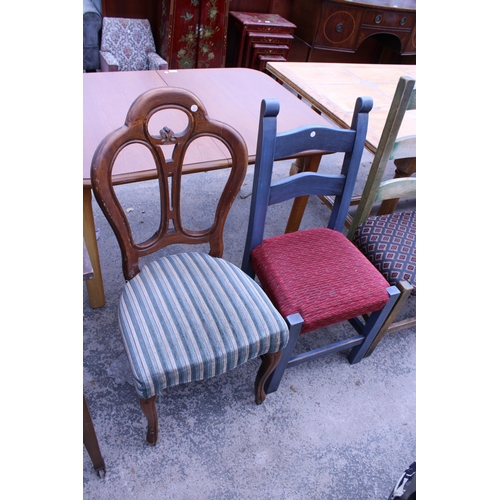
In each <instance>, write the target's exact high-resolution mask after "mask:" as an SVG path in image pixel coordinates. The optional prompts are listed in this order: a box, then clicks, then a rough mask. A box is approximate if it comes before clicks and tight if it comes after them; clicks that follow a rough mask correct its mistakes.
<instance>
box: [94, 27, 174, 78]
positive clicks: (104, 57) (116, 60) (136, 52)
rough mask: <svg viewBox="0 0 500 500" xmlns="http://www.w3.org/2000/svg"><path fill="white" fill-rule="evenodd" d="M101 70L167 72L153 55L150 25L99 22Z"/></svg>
mask: <svg viewBox="0 0 500 500" xmlns="http://www.w3.org/2000/svg"><path fill="white" fill-rule="evenodd" d="M99 57H100V62H101V71H144V70H155V69H168V63H167V61H165V60H164V59H163V58H161V57H160V56H159V55H158V54H157V53H156V47H155V42H154V39H153V33H152V31H151V25H150V24H149V21H148V20H147V19H124V18H121V17H104V18H103V19H102V38H101V49H100V51H99Z"/></svg>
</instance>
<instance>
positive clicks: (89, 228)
mask: <svg viewBox="0 0 500 500" xmlns="http://www.w3.org/2000/svg"><path fill="white" fill-rule="evenodd" d="M83 238H84V239H85V244H86V245H87V250H88V253H89V257H90V262H91V263H92V268H93V270H94V278H93V279H91V280H87V281H86V282H85V283H86V285H87V292H88V297H89V304H90V307H92V308H97V307H102V306H104V304H105V303H106V299H105V297H104V286H103V283H102V274H101V264H100V262H99V251H98V249H97V240H96V237H95V225H94V213H93V212H92V190H91V189H90V188H83Z"/></svg>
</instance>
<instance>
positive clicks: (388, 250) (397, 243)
mask: <svg viewBox="0 0 500 500" xmlns="http://www.w3.org/2000/svg"><path fill="white" fill-rule="evenodd" d="M414 109H416V81H415V79H414V78H411V77H406V76H405V77H401V78H400V80H399V82H398V85H397V88H396V91H395V93H394V97H393V100H392V104H391V108H390V110H389V114H388V117H387V120H386V123H385V126H384V130H383V132H382V136H381V139H380V143H379V145H378V148H377V153H376V155H375V157H374V159H373V163H372V166H371V168H370V172H369V174H368V177H367V181H366V184H365V187H364V189H363V193H362V195H361V199H360V201H359V205H358V207H357V209H356V212H355V214H354V216H353V217H352V218H349V217H348V220H349V226H350V227H349V231H348V233H347V237H348V238H349V239H350V240H351V241H352V242H353V243H354V244H355V245H356V246H357V247H358V248H359V249H360V250H361V251H362V252H363V254H364V255H366V257H367V258H368V259H369V260H370V261H371V262H372V264H373V265H374V266H375V267H376V268H377V269H378V270H379V271H380V272H381V273H382V274H383V275H384V277H385V278H386V280H387V281H388V282H389V283H390V284H392V285H395V286H397V287H398V288H399V290H400V291H401V295H400V297H399V299H398V301H397V302H396V304H395V306H394V308H393V310H392V311H391V313H390V314H389V316H388V318H387V319H386V321H385V322H384V324H383V325H382V328H381V329H380V331H379V333H378V334H377V336H376V337H375V340H374V341H373V343H372V344H371V346H370V348H369V349H368V351H367V352H366V356H369V355H370V354H371V353H372V352H373V350H374V349H375V347H376V346H377V344H378V343H379V342H380V340H381V339H382V338H383V337H384V336H385V335H387V334H389V333H392V332H396V331H399V330H402V329H406V328H410V327H413V326H415V325H416V322H417V320H416V317H415V316H413V317H410V318H406V319H399V320H398V321H396V319H397V317H398V315H400V313H401V311H402V309H403V307H404V305H405V304H406V302H407V301H408V299H410V297H413V298H414V297H415V296H416V286H417V283H416V270H417V269H416V267H417V256H416V231H417V221H416V219H417V214H416V211H415V210H406V211H402V212H401V211H394V210H395V209H396V208H397V204H398V200H399V199H404V198H409V197H411V198H415V197H416V182H417V180H416V178H415V177H404V176H403V177H401V176H400V175H401V174H398V172H399V171H401V170H402V169H401V165H403V166H404V167H405V170H406V173H405V175H408V174H412V173H415V170H416V136H415V135H412V136H405V137H398V132H399V129H400V126H401V123H402V121H403V118H404V115H405V113H406V112H407V111H408V110H414ZM389 161H394V163H395V164H396V166H397V170H396V176H395V178H394V179H390V180H387V181H383V182H382V178H383V176H384V172H385V169H386V167H387V164H388V163H389ZM398 164H399V167H398ZM377 208H378V211H377V212H376V215H372V212H373V211H374V209H377Z"/></svg>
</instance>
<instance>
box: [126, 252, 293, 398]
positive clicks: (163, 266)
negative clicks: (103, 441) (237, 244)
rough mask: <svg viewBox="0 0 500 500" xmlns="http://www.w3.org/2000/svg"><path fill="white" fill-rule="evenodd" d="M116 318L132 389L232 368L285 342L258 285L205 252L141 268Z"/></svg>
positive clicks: (283, 328) (149, 390)
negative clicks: (132, 381) (127, 363)
mask: <svg viewBox="0 0 500 500" xmlns="http://www.w3.org/2000/svg"><path fill="white" fill-rule="evenodd" d="M119 323H120V329H121V332H122V336H123V340H124V343H125V348H126V350H127V354H128V357H129V361H130V365H131V368H132V372H133V375H134V379H135V385H136V390H137V393H138V394H139V397H141V398H149V397H151V396H153V395H154V394H158V393H160V392H161V391H162V390H163V389H165V388H166V387H171V386H174V385H178V384H183V383H186V382H191V381H194V380H201V379H206V378H210V377H214V376H215V375H219V374H221V373H224V372H226V371H228V370H231V369H233V368H235V367H237V366H239V365H241V364H243V363H245V362H246V361H248V360H250V359H253V358H256V357H257V356H260V355H262V354H265V353H267V352H277V351H279V350H280V349H282V348H283V347H284V346H285V345H286V343H287V342H288V327H287V325H286V322H285V321H284V319H283V318H282V317H281V315H280V314H279V312H278V311H277V310H276V309H275V307H274V306H273V305H272V303H271V301H270V300H269V299H268V297H267V296H266V295H265V293H264V292H263V291H262V289H261V288H260V286H259V285H258V284H257V283H256V282H255V281H254V280H253V279H251V278H250V277H249V276H248V275H246V274H245V273H244V272H243V271H241V269H239V268H238V267H236V266H235V265H233V264H231V263H229V262H227V261H225V260H223V259H219V258H214V257H210V256H209V255H208V254H205V253H197V252H192V253H191V252H190V253H182V254H178V255H171V256H167V257H162V258H161V259H159V260H157V261H154V262H153V263H150V264H147V265H145V266H144V267H143V268H142V270H141V272H140V273H139V274H138V275H137V276H135V277H134V278H133V279H132V280H130V281H129V282H128V283H127V284H126V286H125V290H124V292H123V294H122V297H121V300H120V307H119Z"/></svg>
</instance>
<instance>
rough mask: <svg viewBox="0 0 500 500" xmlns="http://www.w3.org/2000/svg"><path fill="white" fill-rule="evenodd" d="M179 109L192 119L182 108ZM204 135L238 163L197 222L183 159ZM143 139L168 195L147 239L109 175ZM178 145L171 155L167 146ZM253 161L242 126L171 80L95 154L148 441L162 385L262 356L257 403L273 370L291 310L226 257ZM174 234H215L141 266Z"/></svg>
mask: <svg viewBox="0 0 500 500" xmlns="http://www.w3.org/2000/svg"><path fill="white" fill-rule="evenodd" d="M172 110H173V111H174V112H175V113H174V112H172ZM163 111H166V113H163ZM159 112H162V115H163V117H165V116H168V120H169V123H168V125H169V126H168V127H163V128H162V129H161V130H160V131H159V133H158V134H155V133H154V132H153V131H152V130H151V129H152V127H153V125H152V124H153V123H154V119H155V116H156V115H157V113H159ZM179 113H180V114H183V115H185V116H184V118H185V119H179V118H177V117H178V114H179ZM163 119H164V120H165V119H167V118H163ZM162 123H163V122H162ZM186 123H187V125H186ZM201 137H210V138H211V139H212V140H214V141H219V142H220V144H221V146H225V147H226V148H227V150H228V151H229V154H230V156H231V159H232V163H231V167H230V169H229V170H230V173H229V176H228V178H227V182H226V184H225V186H221V195H220V199H219V200H218V202H217V207H216V209H215V213H214V214H213V218H211V219H210V221H209V223H208V227H206V228H205V229H203V228H202V229H198V228H197V229H196V230H194V229H189V228H187V227H186V226H185V225H184V224H183V222H184V223H185V222H186V221H185V220H184V221H183V217H182V213H183V212H182V202H183V199H184V198H183V196H182V195H183V192H182V190H181V183H182V182H181V181H182V166H183V159H184V156H185V154H186V151H187V149H188V147H189V145H190V143H191V142H192V141H193V140H197V139H199V138H201ZM138 144H139V145H141V146H142V147H146V148H147V150H148V151H149V152H150V154H151V157H152V159H153V162H154V164H155V165H156V168H157V172H158V182H159V193H160V197H161V203H160V210H161V213H160V217H159V224H158V229H157V231H156V232H155V233H154V234H153V235H152V236H151V237H150V238H148V239H147V240H146V241H143V242H136V241H135V239H134V235H133V232H132V229H131V225H130V223H129V220H128V218H127V215H126V212H125V211H124V209H123V207H122V206H121V205H120V201H119V199H118V197H117V195H116V193H115V190H114V188H113V182H112V169H113V165H114V163H115V161H116V159H117V158H118V156H119V154H120V153H121V152H122V151H123V150H124V149H126V148H127V147H129V146H132V147H134V146H135V147H136V146H137V145H138ZM171 146H173V151H172V153H171V157H169V156H168V155H167V153H166V152H167V151H171V150H172V148H171ZM247 163H248V152H247V147H246V144H245V142H244V140H243V138H242V137H241V135H240V134H239V133H238V132H237V131H235V130H234V129H233V128H232V127H230V126H228V125H226V124H225V123H221V122H218V121H215V120H212V119H210V118H209V116H208V115H207V112H206V109H205V107H204V106H203V104H202V102H201V101H200V100H199V99H198V98H197V97H196V96H195V95H194V94H192V93H191V92H189V91H187V90H183V89H177V88H173V87H170V88H160V89H154V90H151V91H148V92H146V93H144V94H142V95H141V96H139V97H138V98H137V99H136V101H135V102H134V103H133V104H132V106H131V107H130V110H129V112H128V114H127V117H126V121H125V124H124V125H123V126H122V127H121V128H119V129H118V130H116V131H115V132H113V133H111V134H109V135H108V136H107V137H106V138H104V139H103V141H102V142H101V144H100V145H99V146H98V148H97V149H96V152H95V154H94V157H93V160H92V167H91V180H92V188H93V192H94V195H95V198H96V200H97V203H98V204H99V206H100V207H101V209H102V211H103V213H104V215H105V216H106V218H107V219H108V221H109V223H110V225H111V227H112V229H113V231H114V233H115V235H116V238H117V239H118V243H119V245H120V249H121V253H122V264H123V275H124V278H125V280H126V284H125V289H124V291H123V293H122V295H121V299H120V304H119V310H118V319H119V328H120V331H121V334H122V338H123V342H124V346H125V351H126V353H127V355H128V359H129V362H130V367H131V370H132V374H133V377H134V381H135V387H136V391H137V394H138V396H139V400H140V405H141V409H142V411H143V412H144V414H145V415H146V417H147V420H148V431H147V436H146V440H147V443H148V444H151V445H154V444H156V441H157V434H158V430H157V429H158V416H157V412H156V397H157V394H159V393H160V392H161V391H163V390H164V389H165V388H167V387H172V386H175V385H178V384H184V383H187V382H191V381H195V380H202V379H207V378H210V377H214V376H216V375H220V374H222V373H225V372H226V371H228V370H231V369H233V368H236V367H237V366H239V365H241V364H243V363H245V362H247V361H249V360H251V359H255V358H258V357H261V358H262V364H261V365H260V368H259V370H258V373H257V376H256V379H255V401H256V403H257V404H260V403H262V401H264V399H265V397H266V394H265V391H264V384H265V382H266V380H267V377H268V376H269V374H270V373H271V372H272V371H273V370H274V368H275V367H276V365H277V363H278V361H279V359H280V356H281V350H282V349H283V347H284V346H285V345H286V343H287V341H288V336H289V332H288V327H287V325H286V323H285V320H284V319H283V318H282V317H281V315H280V314H279V312H278V311H277V310H276V308H275V307H274V306H273V305H272V303H271V302H270V300H269V299H268V297H267V296H266V295H265V293H264V292H263V291H262V289H261V288H260V286H259V285H258V284H257V283H256V282H255V281H254V280H253V279H251V278H250V277H249V276H248V275H247V274H245V273H244V272H243V271H242V270H241V269H240V268H238V267H237V266H235V265H233V264H231V263H230V262H227V261H225V260H224V259H222V258H221V257H222V254H223V249H224V245H223V229H224V224H225V221H226V218H227V215H228V213H229V210H230V208H231V206H232V203H233V201H234V199H235V197H236V195H237V193H238V191H239V189H240V187H241V185H242V183H243V180H244V178H245V174H246V170H247ZM205 210H206V209H205ZM205 215H206V214H205V213H204V216H205ZM154 220H156V219H154ZM199 225H201V223H200V224H199ZM172 244H188V245H195V244H205V246H207V244H208V246H209V248H210V251H209V254H207V253H204V252H200V251H191V252H184V253H171V254H170V253H169V254H168V255H164V256H161V257H158V258H156V256H154V257H151V259H150V261H149V262H147V263H146V264H145V265H142V266H141V267H139V260H140V259H141V258H143V257H146V256H149V255H150V254H153V253H154V252H157V251H158V250H161V249H163V248H164V247H166V246H168V245H172ZM148 260H149V259H148Z"/></svg>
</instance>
